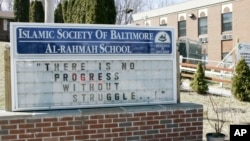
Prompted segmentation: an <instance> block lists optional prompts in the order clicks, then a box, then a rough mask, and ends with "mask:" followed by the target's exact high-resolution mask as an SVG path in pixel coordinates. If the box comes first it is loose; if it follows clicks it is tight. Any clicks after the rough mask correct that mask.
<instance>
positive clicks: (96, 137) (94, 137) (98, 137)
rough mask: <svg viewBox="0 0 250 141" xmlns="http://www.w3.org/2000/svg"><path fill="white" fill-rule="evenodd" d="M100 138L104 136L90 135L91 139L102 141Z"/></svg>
mask: <svg viewBox="0 0 250 141" xmlns="http://www.w3.org/2000/svg"><path fill="white" fill-rule="evenodd" d="M100 138H104V134H94V135H90V139H100Z"/></svg>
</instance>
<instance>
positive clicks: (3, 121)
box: [0, 120, 9, 125]
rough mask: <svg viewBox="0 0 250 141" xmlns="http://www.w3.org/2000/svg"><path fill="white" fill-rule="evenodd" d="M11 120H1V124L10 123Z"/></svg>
mask: <svg viewBox="0 0 250 141" xmlns="http://www.w3.org/2000/svg"><path fill="white" fill-rule="evenodd" d="M8 123H9V121H8V120H0V125H4V124H8Z"/></svg>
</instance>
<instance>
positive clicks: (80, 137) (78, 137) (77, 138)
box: [75, 135, 89, 140]
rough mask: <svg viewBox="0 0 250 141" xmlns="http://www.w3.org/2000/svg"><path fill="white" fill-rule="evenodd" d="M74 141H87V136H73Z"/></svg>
mask: <svg viewBox="0 0 250 141" xmlns="http://www.w3.org/2000/svg"><path fill="white" fill-rule="evenodd" d="M75 139H76V140H86V139H89V135H80V136H75Z"/></svg>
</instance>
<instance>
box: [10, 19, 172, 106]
mask: <svg viewBox="0 0 250 141" xmlns="http://www.w3.org/2000/svg"><path fill="white" fill-rule="evenodd" d="M10 26H11V37H12V38H11V45H12V47H11V57H12V101H13V102H12V103H13V105H12V107H13V111H23V110H48V109H66V108H93V107H112V106H131V105H151V104H173V103H176V102H177V99H176V95H177V94H176V83H177V82H176V77H177V74H176V52H175V50H176V48H175V42H174V37H175V36H174V30H173V29H171V28H166V27H164V28H163V27H152V28H149V27H136V26H134V27H131V26H114V25H113V26H107V25H84V24H37V23H36V24H34V23H11V25H10Z"/></svg>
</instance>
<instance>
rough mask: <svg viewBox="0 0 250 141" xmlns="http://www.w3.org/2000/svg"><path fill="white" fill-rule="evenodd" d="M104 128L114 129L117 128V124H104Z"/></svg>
mask: <svg viewBox="0 0 250 141" xmlns="http://www.w3.org/2000/svg"><path fill="white" fill-rule="evenodd" d="M104 127H105V128H115V127H118V124H117V123H110V124H105V125H104Z"/></svg>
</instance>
